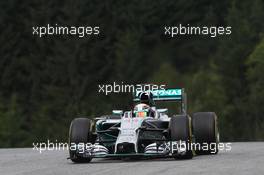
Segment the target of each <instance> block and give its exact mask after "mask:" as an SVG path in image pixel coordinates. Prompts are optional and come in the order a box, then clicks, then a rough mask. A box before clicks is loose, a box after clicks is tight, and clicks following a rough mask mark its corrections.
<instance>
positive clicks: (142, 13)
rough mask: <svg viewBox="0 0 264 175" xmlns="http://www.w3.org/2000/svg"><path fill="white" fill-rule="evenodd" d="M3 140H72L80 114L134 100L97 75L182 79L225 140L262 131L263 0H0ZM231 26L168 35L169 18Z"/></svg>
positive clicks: (192, 104) (261, 135) (191, 104)
mask: <svg viewBox="0 0 264 175" xmlns="http://www.w3.org/2000/svg"><path fill="white" fill-rule="evenodd" d="M0 7H1V12H0V13H1V14H0V25H1V27H0V28H1V36H0V43H1V46H0V147H23V146H31V145H32V142H37V141H45V140H46V139H51V140H55V139H57V140H60V141H67V134H68V127H69V124H70V121H71V120H72V119H73V118H74V117H76V116H89V117H96V116H100V115H103V114H108V113H111V110H112V109H130V108H131V105H132V101H131V99H132V96H131V95H130V94H111V95H108V96H105V95H103V94H98V84H107V83H113V82H114V81H115V82H123V83H124V84H126V83H127V84H136V83H148V82H151V83H165V84H167V85H168V86H170V87H184V88H185V89H186V91H187V93H188V109H189V110H188V112H189V113H190V114H192V113H193V112H196V111H215V112H216V113H217V115H218V117H219V125H220V134H221V139H222V141H250V140H264V116H263V113H264V88H263V87H264V76H263V71H264V35H263V32H264V1H262V0H253V1H248V0H223V1H211V0H199V1H195V0H190V1H185V0H178V1H172V0H159V1H153V0H140V1H139V0H138V1H136V0H131V1H127V0H119V1H114V0H107V1H99V0H88V1H84V0H83V1H81V0H78V1H74V0H63V1H58V2H55V1H53V0H39V1H34V0H27V1H23V2H22V1H19V0H9V1H1V2H0ZM180 23H181V24H183V25H184V24H190V25H191V26H209V27H210V26H231V27H232V34H231V35H227V36H219V37H216V38H211V37H210V36H203V35H201V36H194V35H186V36H176V37H174V38H169V37H167V36H164V26H168V25H172V26H176V25H178V24H180ZM47 24H51V25H55V24H58V25H62V26H100V35H99V36H91V37H84V38H78V37H75V36H66V35H65V36H45V37H43V38H39V37H37V36H33V35H32V27H33V26H45V25H47Z"/></svg>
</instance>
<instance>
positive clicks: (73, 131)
mask: <svg viewBox="0 0 264 175" xmlns="http://www.w3.org/2000/svg"><path fill="white" fill-rule="evenodd" d="M91 124H92V121H91V120H90V119H87V118H76V119H74V120H73V121H72V122H71V125H70V131H69V146H71V144H74V145H75V146H77V145H78V144H87V143H93V141H92V132H91ZM69 154H70V159H71V160H72V161H73V162H76V163H86V162H90V161H91V160H92V158H83V157H80V156H78V155H77V154H76V150H71V149H69Z"/></svg>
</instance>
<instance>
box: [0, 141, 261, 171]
mask: <svg viewBox="0 0 264 175" xmlns="http://www.w3.org/2000/svg"><path fill="white" fill-rule="evenodd" d="M67 156H68V154H67V151H45V152H43V153H41V154H40V153H39V152H37V151H35V150H33V149H32V148H19V149H0V175H21V174H22V175H30V174H34V175H35V174H36V175H67V174H71V175H73V174H74V175H78V174H82V175H100V174H110V175H112V174H113V175H122V174H125V175H144V174H146V175H163V174H166V175H167V174H168V175H170V174H174V175H175V174H179V175H185V174H192V175H193V174H202V175H207V174H208V175H212V174H221V175H225V174H228V175H230V174H239V175H241V174H248V175H252V174H257V175H262V174H264V142H239V143H232V150H231V151H229V152H225V151H221V152H219V154H217V155H209V156H207V155H206V156H196V157H194V158H193V159H192V160H176V161H175V160H174V159H154V160H125V161H124V160H113V159H93V160H92V162H91V163H85V164H74V163H72V162H71V161H70V160H67V159H66V157H67Z"/></svg>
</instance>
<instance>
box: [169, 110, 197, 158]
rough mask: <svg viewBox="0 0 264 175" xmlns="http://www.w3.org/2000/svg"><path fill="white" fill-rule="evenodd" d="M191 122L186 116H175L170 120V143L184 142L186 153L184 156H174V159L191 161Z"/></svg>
mask: <svg viewBox="0 0 264 175" xmlns="http://www.w3.org/2000/svg"><path fill="white" fill-rule="evenodd" d="M191 132H192V131H191V121H190V117H189V116H187V115H175V116H172V117H171V120H170V135H171V140H172V141H181V142H185V144H186V145H185V146H186V153H185V154H184V155H179V154H176V155H175V156H174V158H175V159H191V158H192V157H193V152H192V147H191V135H192V133H191Z"/></svg>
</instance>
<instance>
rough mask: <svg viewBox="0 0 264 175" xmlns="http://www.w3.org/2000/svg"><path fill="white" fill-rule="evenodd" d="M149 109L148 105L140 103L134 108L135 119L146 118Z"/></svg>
mask: <svg viewBox="0 0 264 175" xmlns="http://www.w3.org/2000/svg"><path fill="white" fill-rule="evenodd" d="M149 109H150V106H149V105H147V104H145V103H140V104H137V105H136V106H135V107H134V114H135V116H136V117H146V116H147V115H148V113H149Z"/></svg>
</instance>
